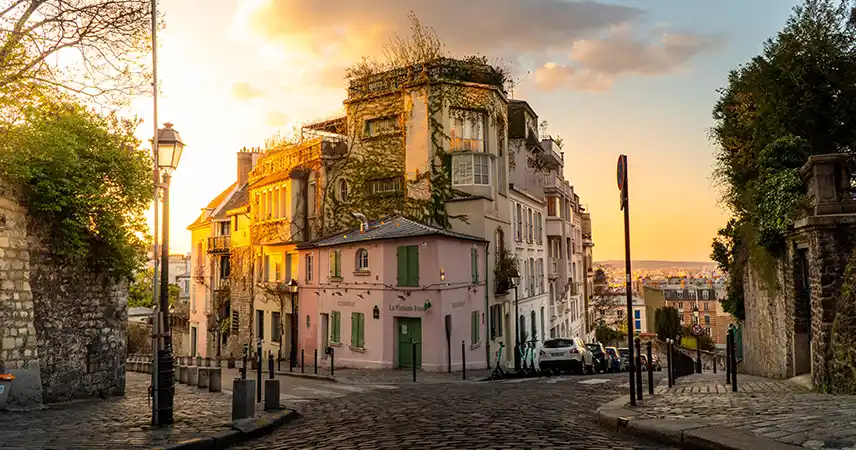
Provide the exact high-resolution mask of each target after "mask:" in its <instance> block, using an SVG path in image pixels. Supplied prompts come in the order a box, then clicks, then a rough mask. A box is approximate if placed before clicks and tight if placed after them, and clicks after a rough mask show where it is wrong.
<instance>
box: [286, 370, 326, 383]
mask: <svg viewBox="0 0 856 450" xmlns="http://www.w3.org/2000/svg"><path fill="white" fill-rule="evenodd" d="M273 373H274V374H275V375H282V376H284V377H293V378H307V379H310V380H318V381H329V382H331V383H338V382H339V380H338V379H337V378H336V377H331V376H330V375H315V374H314V373H300V372H279V371H274V372H273Z"/></svg>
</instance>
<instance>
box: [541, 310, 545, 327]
mask: <svg viewBox="0 0 856 450" xmlns="http://www.w3.org/2000/svg"><path fill="white" fill-rule="evenodd" d="M544 329H545V328H544V307H543V306H542V307H541V332H542V333H544V332H545V331H544Z"/></svg>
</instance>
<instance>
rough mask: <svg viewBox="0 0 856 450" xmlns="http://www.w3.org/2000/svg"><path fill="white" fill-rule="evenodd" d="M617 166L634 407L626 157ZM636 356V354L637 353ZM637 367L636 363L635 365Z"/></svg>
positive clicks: (634, 372) (640, 381) (634, 385)
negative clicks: (622, 220)
mask: <svg viewBox="0 0 856 450" xmlns="http://www.w3.org/2000/svg"><path fill="white" fill-rule="evenodd" d="M618 165H619V170H618V172H619V189H621V207H622V209H623V210H624V273H625V280H624V283H625V284H624V290H625V291H626V294H627V351H628V352H629V353H630V354H629V355H628V356H629V358H628V359H629V360H630V365H631V370H630V371H629V372H630V405H631V406H635V405H636V396H635V395H634V393H635V392H634V391H635V389H636V384H637V382H638V384H639V389H640V390H641V389H642V380H641V379H640V380H634V379H633V377H635V376H638V374H637V373H636V372H637V370H638V368H637V370H633V369H634V367H632V366H633V365H634V362H636V360H635V359H634V358H633V330H634V327H633V287H632V286H631V279H630V277H631V275H632V273H633V270H632V269H631V267H630V183H629V178H630V177H629V176H628V172H629V168H628V167H627V156H626V155H621V156H620V157H619V160H618ZM637 355H638V353H637ZM636 365H638V363H637V364H636ZM639 399H640V400H641V399H642V393H641V392H640V393H639Z"/></svg>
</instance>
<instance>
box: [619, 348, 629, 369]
mask: <svg viewBox="0 0 856 450" xmlns="http://www.w3.org/2000/svg"><path fill="white" fill-rule="evenodd" d="M618 354H619V355H621V364H622V365H623V366H624V370H630V349H628V348H619V349H618Z"/></svg>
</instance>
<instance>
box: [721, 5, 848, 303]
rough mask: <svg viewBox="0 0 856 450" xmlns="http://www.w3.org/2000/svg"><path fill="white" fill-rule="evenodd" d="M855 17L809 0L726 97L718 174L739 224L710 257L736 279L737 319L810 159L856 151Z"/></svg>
mask: <svg viewBox="0 0 856 450" xmlns="http://www.w3.org/2000/svg"><path fill="white" fill-rule="evenodd" d="M852 18H853V9H852V2H851V1H850V0H844V1H840V0H805V2H804V3H803V4H802V5H800V6H797V7H795V8H794V12H793V14H792V15H791V17H790V18H789V19H788V21H787V23H786V24H785V26H784V28H783V29H782V30H781V31H780V32H779V33H778V34H777V35H776V36H775V37H773V38H771V39H769V40H767V42H766V43H765V44H764V47H763V51H762V53H761V54H760V55H758V56H756V57H754V58H753V59H752V60H751V61H749V62H748V63H747V64H745V65H743V66H741V67H739V68H738V69H735V70H733V71H731V73H730V74H729V76H728V85H727V87H725V88H724V89H722V90H720V92H719V93H720V98H719V100H718V102H717V103H716V105H715V107H714V110H713V117H714V120H715V125H714V126H713V128H712V130H711V138H712V140H713V141H714V143H715V144H716V146H717V151H716V159H717V165H716V168H715V171H714V175H715V177H716V179H717V180H718V182H719V184H720V186H721V188H722V190H723V198H722V200H723V202H724V203H725V204H726V205H727V206H728V207H729V209H730V210H731V212H732V214H733V219H732V220H730V221H729V223H728V224H727V225H726V227H724V228H723V229H721V230H720V232H719V233H718V235H717V238H716V239H714V242H713V255H712V257H713V258H714V259H715V260H716V261H717V262H718V263H719V264H720V268H721V269H723V270H726V271H727V272H728V274H729V278H730V280H729V293H728V299H727V301H726V308H727V310H728V311H729V312H730V313H731V314H733V315H735V316H736V317H738V318H742V317H743V312H742V311H743V293H742V283H743V272H744V271H745V270H746V263H747V262H748V260H749V255H750V254H753V255H758V256H760V257H759V258H755V257H753V258H752V259H753V261H755V260H771V259H772V258H775V257H777V256H779V255H780V254H781V252H782V251H783V249H784V237H785V235H786V233H787V232H788V230H789V229H790V228H791V226H792V225H793V222H794V220H795V218H796V217H798V216H799V215H800V214H801V213H802V206H803V205H804V203H805V186H804V184H803V182H802V180H801V179H800V176H799V168H800V167H801V166H802V165H803V164H804V163H805V161H806V158H807V157H808V156H809V155H812V154H820V153H836V152H843V153H850V152H852V149H853V148H854V145H856V128H854V127H852V126H851V125H850V124H852V123H854V121H856V84H854V83H853V82H852V80H853V79H854V76H856V40H854V32H856V26H854V22H853V20H852ZM768 281H769V280H768Z"/></svg>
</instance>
